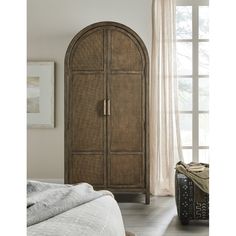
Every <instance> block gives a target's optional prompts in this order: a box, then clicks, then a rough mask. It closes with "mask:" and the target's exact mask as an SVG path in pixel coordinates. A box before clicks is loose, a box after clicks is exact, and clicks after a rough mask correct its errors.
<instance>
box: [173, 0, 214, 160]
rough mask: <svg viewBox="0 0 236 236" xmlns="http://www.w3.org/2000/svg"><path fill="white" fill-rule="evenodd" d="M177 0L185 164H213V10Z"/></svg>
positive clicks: (203, 3)
mask: <svg viewBox="0 0 236 236" xmlns="http://www.w3.org/2000/svg"><path fill="white" fill-rule="evenodd" d="M208 4H209V3H208V1H207V0H177V4H176V39H177V46H176V51H177V73H178V98H179V111H180V131H181V139H182V148H183V155H184V161H185V162H186V163H188V162H191V161H199V162H206V163H208V162H209V140H208V116H209V107H208V100H209V53H208V47H209V18H208V13H209V7H208Z"/></svg>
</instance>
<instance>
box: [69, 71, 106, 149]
mask: <svg viewBox="0 0 236 236" xmlns="http://www.w3.org/2000/svg"><path fill="white" fill-rule="evenodd" d="M71 90H72V94H71V104H70V105H71V111H72V113H71V133H72V137H71V142H72V151H104V141H105V132H104V125H105V123H104V122H105V119H104V114H103V100H104V97H105V94H104V78H103V75H97V74H74V76H73V79H72V86H71Z"/></svg>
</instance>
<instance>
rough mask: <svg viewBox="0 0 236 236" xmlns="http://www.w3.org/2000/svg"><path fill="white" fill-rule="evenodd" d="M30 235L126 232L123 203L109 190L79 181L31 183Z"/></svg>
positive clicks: (86, 235) (87, 235)
mask: <svg viewBox="0 0 236 236" xmlns="http://www.w3.org/2000/svg"><path fill="white" fill-rule="evenodd" d="M27 226H28V227H27V235H28V236H33V235H34V236H49V235H50V236H52V235H53V236H62V235H63V236H96V235H102V236H125V230H124V225H123V220H122V216H121V212H120V209H119V206H118V204H117V202H116V201H115V199H114V198H113V195H112V194H111V193H110V192H109V191H94V190H93V188H92V186H91V185H89V184H86V183H82V184H79V185H75V186H72V185H61V184H49V183H42V182H37V181H29V182H28V183H27Z"/></svg>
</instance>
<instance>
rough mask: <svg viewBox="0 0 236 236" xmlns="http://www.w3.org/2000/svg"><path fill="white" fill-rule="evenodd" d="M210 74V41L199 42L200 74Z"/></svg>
mask: <svg viewBox="0 0 236 236" xmlns="http://www.w3.org/2000/svg"><path fill="white" fill-rule="evenodd" d="M208 74H209V42H200V43H199V75H208Z"/></svg>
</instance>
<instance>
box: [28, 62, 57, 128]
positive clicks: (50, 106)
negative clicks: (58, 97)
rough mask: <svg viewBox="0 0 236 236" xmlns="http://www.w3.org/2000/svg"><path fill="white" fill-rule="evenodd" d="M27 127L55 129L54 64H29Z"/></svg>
mask: <svg viewBox="0 0 236 236" xmlns="http://www.w3.org/2000/svg"><path fill="white" fill-rule="evenodd" d="M27 127H28V128H54V62H52V61H46V62H27Z"/></svg>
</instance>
